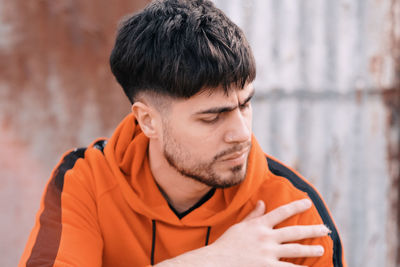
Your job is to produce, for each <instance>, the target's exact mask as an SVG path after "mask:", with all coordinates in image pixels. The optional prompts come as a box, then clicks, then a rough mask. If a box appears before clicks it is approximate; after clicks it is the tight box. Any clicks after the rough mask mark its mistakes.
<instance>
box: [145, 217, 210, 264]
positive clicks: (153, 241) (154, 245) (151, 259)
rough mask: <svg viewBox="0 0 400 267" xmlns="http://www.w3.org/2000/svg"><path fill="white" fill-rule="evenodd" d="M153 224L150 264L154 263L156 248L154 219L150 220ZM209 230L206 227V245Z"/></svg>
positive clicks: (208, 239)
mask: <svg viewBox="0 0 400 267" xmlns="http://www.w3.org/2000/svg"><path fill="white" fill-rule="evenodd" d="M151 222H152V224H153V233H152V238H151V255H150V264H151V265H154V250H155V248H156V220H152V221H151ZM210 232H211V226H208V227H207V234H206V244H205V245H206V246H208V242H209V241H210Z"/></svg>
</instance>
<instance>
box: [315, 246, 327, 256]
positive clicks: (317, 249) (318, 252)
mask: <svg viewBox="0 0 400 267" xmlns="http://www.w3.org/2000/svg"><path fill="white" fill-rule="evenodd" d="M324 252H325V250H324V247H322V246H318V247H317V248H316V253H317V254H318V256H322V255H324Z"/></svg>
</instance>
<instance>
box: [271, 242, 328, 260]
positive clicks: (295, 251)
mask: <svg viewBox="0 0 400 267" xmlns="http://www.w3.org/2000/svg"><path fill="white" fill-rule="evenodd" d="M277 253H278V257H279V258H303V257H320V256H322V255H324V247H323V246H319V245H314V246H311V245H301V244H284V245H280V246H279V249H278V251H277Z"/></svg>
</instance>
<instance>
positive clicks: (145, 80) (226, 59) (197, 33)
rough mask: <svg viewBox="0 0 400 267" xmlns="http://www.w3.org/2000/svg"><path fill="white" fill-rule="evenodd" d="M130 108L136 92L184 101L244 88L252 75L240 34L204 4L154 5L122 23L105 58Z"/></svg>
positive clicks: (160, 1)
mask: <svg viewBox="0 0 400 267" xmlns="http://www.w3.org/2000/svg"><path fill="white" fill-rule="evenodd" d="M110 65H111V70H112V72H113V74H114V75H115V77H116V79H117V81H118V82H119V83H120V85H121V86H122V88H123V89H124V92H125V94H126V95H127V96H128V98H129V100H130V101H131V103H134V101H135V96H136V95H137V94H138V93H139V92H145V91H151V92H153V93H156V94H161V95H168V96H171V97H173V98H189V97H191V96H193V95H195V94H197V93H198V92H200V91H202V90H205V89H206V88H217V87H220V86H222V88H223V89H224V90H225V93H228V92H229V90H231V88H232V85H235V86H236V87H240V88H243V87H244V86H245V84H246V83H248V82H252V81H253V80H254V79H255V76H256V66H255V60H254V57H253V53H252V51H251V48H250V46H249V44H248V42H247V40H246V38H245V36H244V34H243V32H242V30H241V29H240V28H239V27H238V26H237V25H236V24H234V23H233V22H232V21H231V20H230V19H229V18H228V17H227V16H226V15H225V14H224V13H223V12H222V11H221V10H219V9H218V8H216V7H215V6H214V4H213V3H212V2H211V1H208V0H156V1H153V2H151V3H150V4H149V5H148V6H146V7H145V8H144V9H143V10H142V11H141V12H139V13H136V14H134V15H133V16H131V17H129V18H128V19H126V20H125V21H124V22H123V23H122V25H121V27H120V29H119V31H118V34H117V38H116V42H115V46H114V48H113V50H112V53H111V56H110Z"/></svg>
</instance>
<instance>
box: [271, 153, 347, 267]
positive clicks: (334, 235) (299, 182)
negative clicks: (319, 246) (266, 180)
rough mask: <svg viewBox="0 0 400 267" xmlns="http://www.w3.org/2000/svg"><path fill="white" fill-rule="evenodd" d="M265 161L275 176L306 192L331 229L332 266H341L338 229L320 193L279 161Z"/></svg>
mask: <svg viewBox="0 0 400 267" xmlns="http://www.w3.org/2000/svg"><path fill="white" fill-rule="evenodd" d="M267 162H268V166H269V169H270V170H271V172H272V173H273V174H275V175H277V176H281V177H283V178H286V179H287V180H289V181H290V182H291V183H292V185H293V186H295V187H296V188H297V189H299V190H301V191H303V192H305V193H307V194H308V196H309V197H310V199H311V200H312V202H313V203H314V205H315V207H316V208H317V211H318V213H319V215H320V216H321V218H322V220H323V222H324V224H325V225H326V226H327V227H328V228H329V229H330V230H331V231H332V232H331V233H330V234H329V236H330V237H331V239H332V241H333V265H334V267H343V263H342V244H341V241H340V237H339V234H338V231H337V229H336V227H335V224H334V223H333V220H332V218H331V216H330V215H329V212H328V209H327V208H326V206H325V204H324V202H323V201H322V199H321V197H320V195H319V194H318V193H317V192H316V191H315V189H314V188H312V187H311V186H310V185H309V184H308V183H307V182H305V181H304V180H303V179H302V178H301V177H299V176H298V175H296V174H295V173H294V172H293V171H291V170H290V169H289V168H287V167H285V166H284V165H282V164H280V163H279V162H277V161H275V160H273V159H271V158H269V157H267Z"/></svg>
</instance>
